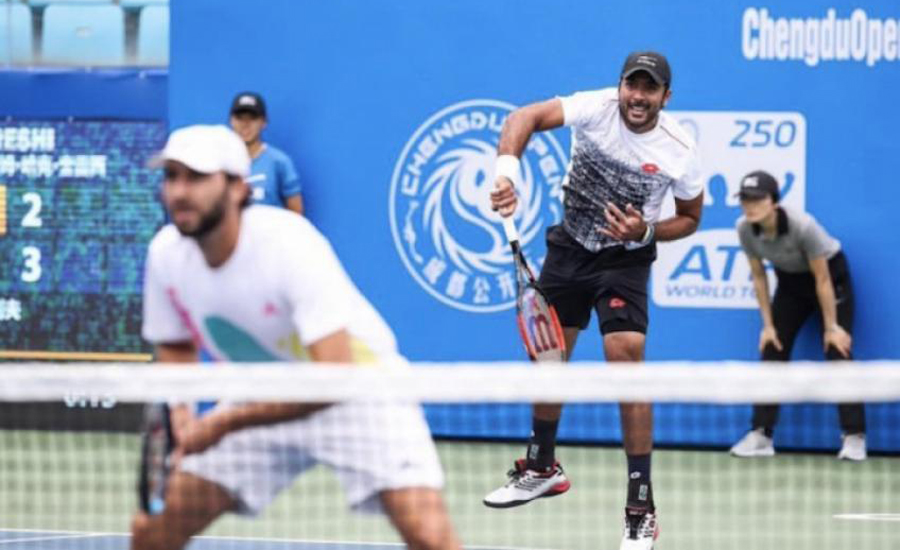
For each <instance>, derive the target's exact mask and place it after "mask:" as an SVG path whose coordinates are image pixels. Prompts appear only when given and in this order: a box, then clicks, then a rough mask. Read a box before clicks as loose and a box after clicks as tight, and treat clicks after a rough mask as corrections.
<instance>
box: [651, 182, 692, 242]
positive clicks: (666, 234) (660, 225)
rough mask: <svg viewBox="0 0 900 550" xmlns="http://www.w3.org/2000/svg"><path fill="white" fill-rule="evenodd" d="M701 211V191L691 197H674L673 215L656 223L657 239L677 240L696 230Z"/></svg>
mask: <svg viewBox="0 0 900 550" xmlns="http://www.w3.org/2000/svg"><path fill="white" fill-rule="evenodd" d="M702 212H703V193H700V194H699V195H697V196H696V197H694V198H693V199H689V200H682V199H678V198H676V199H675V215H674V216H672V217H671V218H666V219H665V220H662V221H660V222H657V223H656V228H655V235H656V240H657V241H677V240H678V239H683V238H684V237H687V236H688V235H690V234H692V233H693V232H694V231H697V227H699V226H700V216H701V214H702Z"/></svg>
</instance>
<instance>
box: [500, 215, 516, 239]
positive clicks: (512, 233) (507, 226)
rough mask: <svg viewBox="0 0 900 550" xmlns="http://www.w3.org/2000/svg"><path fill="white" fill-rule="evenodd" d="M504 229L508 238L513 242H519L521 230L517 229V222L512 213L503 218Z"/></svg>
mask: <svg viewBox="0 0 900 550" xmlns="http://www.w3.org/2000/svg"><path fill="white" fill-rule="evenodd" d="M503 231H504V232H505V233H506V240H508V241H509V242H511V243H514V242H518V240H519V232H518V230H516V222H514V221H513V217H512V214H510V215H509V216H506V217H504V218H503Z"/></svg>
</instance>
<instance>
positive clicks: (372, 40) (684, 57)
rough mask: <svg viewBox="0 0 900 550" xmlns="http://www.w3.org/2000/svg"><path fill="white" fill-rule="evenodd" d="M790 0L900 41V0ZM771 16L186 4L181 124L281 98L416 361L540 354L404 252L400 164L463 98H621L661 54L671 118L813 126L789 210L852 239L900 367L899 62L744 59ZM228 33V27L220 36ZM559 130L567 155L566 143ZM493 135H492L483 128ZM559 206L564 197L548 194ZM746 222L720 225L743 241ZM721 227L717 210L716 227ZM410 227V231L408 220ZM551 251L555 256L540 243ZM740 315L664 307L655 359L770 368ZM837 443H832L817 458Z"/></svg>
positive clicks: (179, 73)
mask: <svg viewBox="0 0 900 550" xmlns="http://www.w3.org/2000/svg"><path fill="white" fill-rule="evenodd" d="M779 4H780V5H779V6H778V7H777V8H770V9H769V11H768V17H770V18H772V19H777V18H801V19H807V18H814V19H823V18H826V17H827V14H828V10H829V9H832V8H833V9H834V10H835V13H836V17H837V18H843V19H846V18H849V17H850V16H851V13H852V12H853V11H854V10H855V9H857V8H861V9H863V10H864V11H865V14H866V15H867V16H868V17H869V18H872V19H878V20H879V21H881V20H885V21H887V20H888V19H889V18H893V19H892V20H891V21H893V23H891V22H890V21H888V23H887V25H888V26H890V25H892V24H893V25H894V28H896V18H897V17H898V16H900V10H898V8H897V4H896V3H895V2H894V1H889V0H867V1H865V2H864V3H847V2H822V1H806V0H804V1H802V2H801V1H800V0H792V1H789V2H781V3H779ZM761 8H762V6H756V5H753V4H734V3H728V2H723V3H697V2H687V1H682V0H679V1H674V2H662V1H650V2H642V3H622V2H616V3H610V2H589V1H585V0H566V1H561V2H553V3H548V2H544V1H536V0H530V1H524V2H523V1H513V0H493V1H490V2H483V1H476V0H462V1H458V2H438V1H430V0H429V1H423V2H409V1H407V0H385V1H381V2H376V3H366V2H359V1H357V0H333V1H331V2H327V3H318V2H296V1H293V0H261V1H260V2H259V7H258V8H255V9H254V11H253V16H252V17H247V13H246V10H245V9H243V8H242V6H241V5H240V4H235V5H230V4H226V5H223V4H222V3H221V2H217V1H216V0H194V1H192V2H180V3H175V4H173V6H172V64H171V67H170V71H171V72H170V74H171V81H170V95H169V107H170V108H169V114H170V123H171V125H172V126H174V127H177V126H182V125H185V124H190V123H196V122H217V121H218V122H223V121H225V120H226V115H227V109H228V105H229V101H230V99H231V97H232V95H233V94H234V93H235V92H236V91H238V90H243V89H254V90H258V91H260V92H262V93H263V95H264V96H265V97H266V98H267V99H268V101H269V105H270V109H269V110H270V120H271V123H270V127H269V129H268V130H267V133H266V137H267V139H268V140H270V141H271V142H272V143H274V144H276V145H277V146H279V147H281V148H283V149H285V150H286V151H288V152H289V153H290V154H291V155H292V156H293V157H294V159H295V161H296V163H297V165H298V168H299V171H300V174H301V177H302V178H303V182H304V185H305V195H306V202H307V204H308V208H309V215H310V217H311V218H312V219H313V221H314V222H315V223H316V224H317V225H318V226H319V227H320V228H321V229H322V230H323V231H324V232H325V233H326V234H327V236H328V237H329V238H330V239H331V240H332V241H333V242H334V244H335V246H336V248H337V250H338V252H339V254H340V255H341V257H342V259H343V261H344V263H345V265H346V266H347V268H348V270H349V271H350V273H351V275H352V276H353V278H354V279H355V280H356V281H357V283H358V285H359V286H360V287H361V288H362V290H363V291H364V292H365V294H366V295H367V296H369V298H370V299H371V301H372V302H374V304H375V305H376V306H377V307H378V309H379V310H380V311H381V312H382V313H383V315H384V316H385V317H386V318H387V320H388V321H389V322H390V324H391V326H392V327H393V328H394V330H395V331H396V333H397V335H398V338H399V341H400V345H401V349H402V351H403V352H404V353H405V354H406V355H407V356H409V357H410V358H411V359H414V360H418V359H430V360H461V359H472V360H495V359H516V358H524V354H523V352H522V349H521V347H520V344H519V342H518V338H517V334H516V330H515V327H514V324H513V321H512V313H511V310H509V309H506V310H503V311H494V312H482V313H477V312H473V311H471V310H467V309H465V308H458V307H453V306H452V305H448V303H447V301H445V300H441V299H438V297H436V295H435V292H429V291H427V290H426V288H425V286H427V285H424V284H421V281H417V279H416V277H414V275H413V273H412V272H411V270H408V269H407V264H408V263H411V262H410V261H409V260H408V259H404V257H403V256H404V254H406V255H412V248H411V245H410V243H409V242H398V243H395V237H394V235H393V234H392V229H391V224H392V219H391V207H390V206H389V202H391V201H393V204H394V208H409V207H410V206H409V204H403V205H401V204H399V203H398V202H397V200H396V196H395V194H392V191H391V189H392V179H393V177H394V175H395V169H397V170H401V171H402V169H403V167H404V166H405V165H406V164H407V163H405V162H400V161H399V159H400V157H401V155H402V153H403V152H404V148H405V147H407V144H408V142H409V144H410V146H411V147H415V146H417V144H418V145H421V142H416V143H412V142H410V140H412V141H413V142H415V139H413V138H414V135H415V134H416V132H417V131H418V130H420V129H421V128H423V125H424V124H425V123H426V121H428V120H429V118H430V117H432V116H433V115H435V114H436V113H438V112H440V111H442V110H444V109H448V108H450V107H452V106H454V105H457V104H459V103H460V102H467V101H471V100H492V101H494V102H505V103H511V104H515V105H522V104H525V103H528V102H532V101H536V100H539V99H543V98H547V97H551V96H553V95H556V94H567V93H571V92H573V91H577V90H581V89H589V88H596V87H603V86H609V85H614V84H615V83H616V80H617V75H618V71H619V69H620V67H621V63H622V60H623V59H624V57H625V55H626V54H627V53H628V52H629V51H631V50H634V49H644V48H652V49H658V50H660V51H663V52H665V53H666V54H667V55H668V56H669V59H670V61H671V64H672V66H673V69H674V82H673V91H674V94H673V98H672V101H671V103H670V105H669V108H670V109H671V110H674V111H678V112H692V113H696V112H702V113H705V114H706V115H710V114H711V115H715V116H718V117H719V118H720V119H722V120H724V121H725V122H721V123H719V124H720V129H721V128H725V129H726V130H727V128H728V127H729V126H727V125H728V124H731V126H730V127H731V128H732V129H733V128H734V124H735V122H734V121H733V120H732V121H730V122H729V121H728V120H725V119H727V117H728V116H731V115H728V114H722V113H727V112H736V113H743V114H738V115H734V116H733V117H732V118H740V117H742V116H746V114H747V113H751V114H753V113H756V114H755V115H753V116H758V117H763V118H765V117H769V118H770V119H771V120H773V121H775V123H777V122H778V120H781V118H783V117H784V116H787V115H785V113H788V114H790V116H793V117H795V118H796V119H797V120H803V121H805V132H804V134H803V136H802V137H803V138H804V140H805V143H804V145H803V147H804V148H802V149H795V150H794V151H795V153H796V154H797V155H799V157H798V156H796V155H795V157H792V159H793V160H790V162H792V163H794V164H792V165H791V169H792V170H797V173H798V174H803V177H802V180H798V186H797V189H798V190H797V191H796V192H795V193H794V194H793V195H791V199H790V200H793V201H795V202H796V203H797V204H799V205H800V206H801V207H805V208H806V209H808V210H809V211H811V212H812V213H814V215H815V216H816V217H817V218H818V219H819V220H820V221H821V222H822V223H823V225H824V226H825V227H827V228H828V229H829V231H831V232H832V233H833V234H834V235H836V236H837V237H839V238H840V239H841V240H842V242H843V244H844V247H845V249H846V251H847V254H848V257H849V258H850V262H851V267H852V271H853V277H854V281H855V290H856V293H857V297H858V308H857V324H856V335H855V344H856V345H855V349H856V354H857V356H858V357H859V358H861V359H875V358H897V357H900V341H898V339H897V338H895V337H894V335H896V334H898V333H900V308H898V305H900V298H898V295H900V293H898V292H897V291H896V284H895V283H894V273H895V272H897V271H898V268H900V260H898V257H897V255H896V252H895V251H896V249H897V245H898V244H900V238H898V236H897V235H898V232H897V231H894V230H892V229H891V228H892V227H893V224H892V223H891V221H892V218H893V216H894V215H895V211H896V206H897V199H896V195H895V194H894V186H895V184H896V175H895V174H896V172H895V170H894V168H893V160H894V159H895V158H897V156H898V153H900V143H898V141H897V140H896V139H895V128H896V127H897V126H898V124H900V112H898V110H897V109H896V108H895V105H896V90H897V89H898V84H900V62H898V61H897V60H896V55H897V54H896V51H895V49H893V50H891V51H886V52H885V53H886V54H887V55H888V56H891V57H892V58H893V59H892V60H884V59H882V60H878V61H877V62H874V60H873V63H872V64H871V66H870V65H869V64H867V63H866V62H865V60H863V61H854V60H846V61H827V60H823V61H821V62H818V63H817V64H813V63H812V60H811V61H810V62H809V63H807V62H805V61H803V60H783V61H778V60H765V59H759V57H760V56H759V55H758V54H757V53H755V52H753V51H751V50H752V48H751V50H747V51H745V50H744V49H743V48H742V44H743V41H744V39H751V40H752V39H753V38H754V37H758V34H755V33H756V31H752V29H751V31H752V32H750V34H748V35H746V36H744V34H742V29H744V24H745V23H747V24H752V23H753V21H754V19H753V18H754V17H755V18H757V19H758V18H759V17H760V16H761V15H762V10H761ZM748 14H749V15H748ZM748 18H749V19H748ZM211 28H212V29H227V32H224V31H223V32H220V33H212V34H210V33H209V32H208V30H209V29H211ZM773 28H774V25H773ZM865 31H866V33H868V32H869V27H866V28H865ZM873 32H874V31H873ZM235 37H244V38H242V39H235ZM801 38H803V39H804V40H806V39H807V35H804V36H803V37H801ZM813 38H815V37H813ZM895 46H896V42H893V43H891V45H890V46H889V48H895ZM815 51H819V50H815ZM262 52H265V53H262ZM716 113H719V114H718V115H716ZM760 113H775V114H774V115H771V114H769V115H763V114H760ZM722 124H725V126H722ZM554 136H555V138H556V140H558V142H559V143H560V144H561V145H562V148H563V150H564V151H567V149H568V141H569V140H568V135H567V133H566V132H564V131H558V132H556V133H554ZM478 137H479V139H483V140H488V141H489V139H490V138H489V137H486V136H485V135H484V134H483V133H482V135H480V136H478ZM700 140H701V143H703V136H702V135H701V136H700ZM751 149H752V147H748V148H747V149H733V150H729V151H728V152H727V156H728V158H727V159H725V160H724V161H723V158H720V156H719V155H715V156H716V158H713V159H707V160H708V161H714V162H718V163H720V164H724V168H722V169H721V170H722V171H721V173H720V174H712V173H710V174H708V176H709V177H710V179H711V180H712V179H713V178H714V177H715V176H717V175H719V176H722V178H723V179H724V180H725V181H726V182H727V184H728V185H731V186H733V185H734V184H735V181H734V180H735V178H736V177H737V176H739V173H738V172H739V170H744V169H745V168H746V166H745V165H747V164H749V163H752V162H756V160H754V159H756V158H757V157H754V156H753V155H754V154H756V152H755V151H754V150H751ZM776 153H778V151H774V152H773V154H776ZM535 155H537V153H535ZM732 157H733V158H732ZM773 158H774V157H773ZM535 159H536V160H534V162H537V160H539V159H537V157H535ZM407 161H409V159H408V158H407ZM786 162H787V161H786ZM763 167H765V166H763ZM753 168H757V166H753ZM545 179H546V178H545ZM545 183H547V186H548V188H550V187H552V185H551V182H550V181H549V180H546V181H545ZM717 197H718V198H716V199H715V200H713V198H712V194H710V198H709V201H712V202H710V205H709V206H710V207H716V208H720V209H721V208H723V207H724V206H727V200H726V201H725V203H722V202H721V201H722V200H724V199H723V198H722V197H723V194H722V192H721V190H719V191H718V195H717ZM709 201H708V202H709ZM715 201H720V202H718V203H716V202H715ZM545 202H546V203H550V202H552V200H551V199H550V198H548V197H545ZM469 206H472V205H469ZM731 206H732V207H733V205H731ZM420 212H421V211H420ZM457 213H458V212H457ZM726 217H727V216H726ZM733 217H734V216H733V215H732V216H731V217H730V218H729V219H728V220H727V221H726V222H725V223H722V224H721V225H722V226H724V227H728V226H729V225H730V224H731V223H732V222H733ZM551 218H552V212H549V211H547V210H546V209H545V210H542V211H541V218H540V221H541V223H546V222H547V220H549V219H551ZM714 219H718V217H717V216H710V217H709V219H708V220H707V221H706V222H705V226H704V227H705V228H709V227H710V225H709V224H710V223H711V222H710V221H709V220H714ZM393 223H394V224H395V226H397V229H395V232H396V233H397V234H398V235H402V234H403V233H402V229H403V227H402V220H401V221H399V222H398V221H396V220H395V221H394V222H393ZM448 223H450V222H448ZM453 223H456V225H455V226H452V225H451V229H453V228H454V227H455V230H456V231H458V232H461V233H464V232H465V231H466V230H467V229H468V228H470V226H468V225H465V224H463V223H461V222H459V220H456V221H454V222H453ZM412 229H413V230H414V231H413V233H415V236H416V237H417V239H418V240H417V241H416V243H417V244H416V246H418V247H420V248H419V250H420V251H423V254H422V255H423V258H422V265H424V263H425V262H426V261H427V259H428V255H429V254H437V252H435V251H436V250H437V249H436V245H434V243H429V234H428V233H427V232H424V231H422V230H421V229H422V228H421V227H419V226H418V225H415V224H413V226H412ZM710 235H711V234H710ZM468 237H469V236H466V237H464V238H468ZM461 238H463V237H461ZM473 238H474V237H473ZM467 242H471V241H467ZM533 247H534V249H533V254H534V256H535V257H536V258H539V257H540V255H541V248H542V245H541V243H540V238H536V239H534V243H533ZM401 251H402V253H401ZM425 252H427V254H426V253H425ZM661 254H662V253H661ZM741 261H743V260H742V259H741ZM412 264H413V265H414V264H415V262H412ZM414 267H415V265H414ZM419 268H420V271H419V275H418V277H419V279H420V280H421V279H422V278H423V275H422V273H423V271H421V265H420V266H419ZM413 271H414V270H413ZM447 273H449V272H447ZM447 273H445V274H444V275H443V276H447ZM664 275H665V274H659V273H656V272H655V273H654V277H660V276H664ZM491 280H493V279H491ZM468 281H469V283H471V282H472V281H473V279H472V278H471V277H470V278H469V280H468ZM439 284H443V281H442V280H441V281H440V283H439ZM432 290H434V289H432ZM472 292H474V290H473V291H472ZM438 294H439V293H438ZM474 296H475V294H472V295H471V296H469V299H470V302H472V301H473V300H476V297H474ZM491 299H492V300H493V299H494V298H493V297H491ZM725 305H726V307H714V308H706V307H662V306H660V305H658V304H657V303H656V302H652V303H651V319H652V322H651V331H650V334H649V341H648V347H647V357H648V358H649V359H651V360H664V359H690V360H718V359H754V358H755V357H756V352H755V347H756V338H757V336H756V335H757V331H758V327H759V320H758V313H757V312H756V311H754V310H753V309H747V308H740V307H727V304H725ZM593 327H595V325H593V326H592V328H591V329H590V331H589V332H587V333H585V334H584V336H583V337H582V341H581V342H580V344H579V347H578V349H577V351H576V353H575V358H576V359H581V360H587V359H598V358H599V357H600V340H599V338H598V337H597V335H596V329H595V328H593ZM819 342H820V341H819V338H818V336H817V335H815V334H814V333H813V331H812V330H808V331H806V332H805V333H804V335H803V337H802V338H801V341H800V342H799V344H798V348H797V350H796V353H795V356H796V357H805V358H818V357H820V352H819V348H820V343H819ZM736 414H737V416H736V419H735V420H733V421H731V422H728V423H726V427H724V428H722V430H723V431H722V432H721V433H719V434H718V435H716V436H715V437H716V438H718V439H719V440H722V441H725V440H727V439H728V438H730V437H733V436H734V435H736V434H737V432H738V431H739V430H740V429H742V428H743V425H744V423H745V422H746V420H747V416H748V414H749V412H748V411H747V410H746V408H743V409H740V410H739V411H738V412H737V413H736ZM823 414H831V413H830V412H829V413H823ZM787 416H788V417H789V416H790V415H787ZM828 423H829V425H833V424H834V422H833V421H832V420H828ZM784 424H785V425H787V426H788V427H787V428H785V429H784V430H783V432H785V433H789V432H790V422H789V418H786V419H785V422H784ZM726 433H727V435H725V436H722V437H719V436H720V435H722V434H726ZM833 441H834V433H829V434H827V435H826V436H823V437H822V438H820V440H819V441H818V442H817V444H826V445H831V444H833Z"/></svg>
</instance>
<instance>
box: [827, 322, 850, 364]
mask: <svg viewBox="0 0 900 550" xmlns="http://www.w3.org/2000/svg"><path fill="white" fill-rule="evenodd" d="M822 340H823V342H822V344H823V347H824V349H825V352H826V353H827V352H828V348H829V347H833V348H834V349H836V350H838V352H839V353H840V354H841V355H843V356H844V358H848V357H850V347H851V346H852V345H853V337H852V336H850V333H848V332H847V331H846V330H844V329H843V327H841V326H840V325H834V326H832V327H831V328H830V329H828V330H826V331H825V334H824V335H823V336H822Z"/></svg>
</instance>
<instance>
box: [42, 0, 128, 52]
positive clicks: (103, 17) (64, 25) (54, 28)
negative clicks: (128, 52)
mask: <svg viewBox="0 0 900 550" xmlns="http://www.w3.org/2000/svg"><path fill="white" fill-rule="evenodd" d="M42 44H43V50H42V56H41V61H42V62H43V63H45V64H46V63H49V64H60V65H121V64H123V63H124V61H125V21H124V16H123V13H122V8H120V7H119V6H113V5H109V6H107V5H97V4H94V5H75V4H50V5H49V6H47V9H46V10H45V11H44V31H43V36H42Z"/></svg>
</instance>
